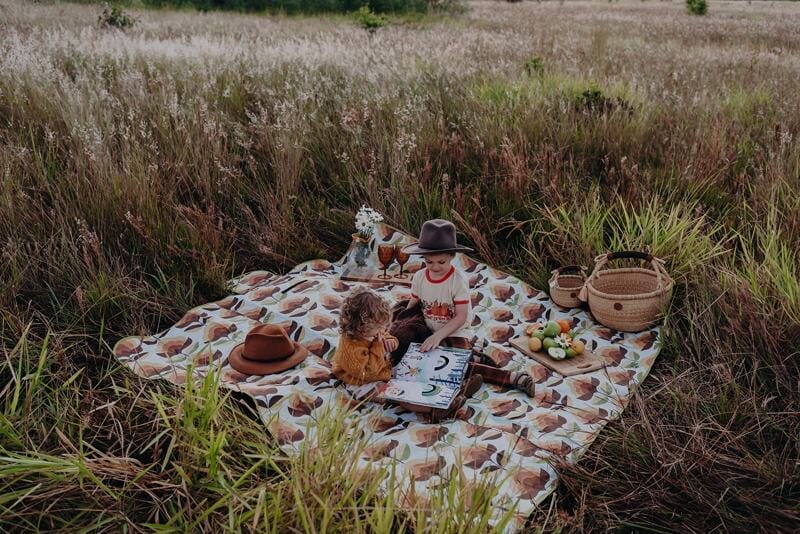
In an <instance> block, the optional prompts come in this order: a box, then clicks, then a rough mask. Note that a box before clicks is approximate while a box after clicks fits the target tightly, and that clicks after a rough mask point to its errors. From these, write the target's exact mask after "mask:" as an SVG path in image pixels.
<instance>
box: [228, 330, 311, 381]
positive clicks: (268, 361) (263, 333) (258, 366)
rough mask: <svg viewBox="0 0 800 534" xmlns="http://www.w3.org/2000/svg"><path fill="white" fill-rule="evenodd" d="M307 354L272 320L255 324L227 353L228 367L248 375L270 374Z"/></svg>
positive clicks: (281, 369) (291, 364) (288, 367)
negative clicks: (229, 352) (241, 340)
mask: <svg viewBox="0 0 800 534" xmlns="http://www.w3.org/2000/svg"><path fill="white" fill-rule="evenodd" d="M306 356H308V349H306V348H305V347H303V346H302V345H300V344H299V343H296V342H294V341H292V340H291V339H290V338H289V335H288V334H287V333H286V330H284V329H283V328H281V327H280V326H278V325H274V324H262V325H258V326H256V327H255V328H253V329H252V330H250V332H248V333H247V336H246V337H245V338H244V343H240V344H239V345H236V346H235V347H234V348H233V350H232V351H231V354H230V356H229V357H228V363H230V364H231V367H233V368H234V369H236V370H237V371H239V372H240V373H245V374H248V375H271V374H273V373H280V372H281V371H285V370H287V369H290V368H292V367H294V366H296V365H297V364H299V363H300V362H302V361H303V360H305V359H306Z"/></svg>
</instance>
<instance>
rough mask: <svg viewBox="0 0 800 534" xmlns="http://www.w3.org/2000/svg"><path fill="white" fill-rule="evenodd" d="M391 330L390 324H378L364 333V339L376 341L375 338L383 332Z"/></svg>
mask: <svg viewBox="0 0 800 534" xmlns="http://www.w3.org/2000/svg"><path fill="white" fill-rule="evenodd" d="M387 328H389V323H381V324H376V325H375V326H373V327H372V328H370V329H368V330H365V331H364V339H374V338H375V336H377V335H378V334H380V333H381V332H385V331H386V329H387Z"/></svg>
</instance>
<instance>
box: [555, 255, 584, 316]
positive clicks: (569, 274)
mask: <svg viewBox="0 0 800 534" xmlns="http://www.w3.org/2000/svg"><path fill="white" fill-rule="evenodd" d="M552 274H553V276H551V277H550V300H552V301H553V302H555V303H556V304H558V305H559V306H561V307H562V308H577V307H579V306H581V305H582V304H583V302H581V300H580V299H579V298H578V293H580V291H581V288H582V287H583V284H584V282H586V267H579V266H578V265H567V266H566V267H561V268H559V269H556V270H555V271H553V272H552Z"/></svg>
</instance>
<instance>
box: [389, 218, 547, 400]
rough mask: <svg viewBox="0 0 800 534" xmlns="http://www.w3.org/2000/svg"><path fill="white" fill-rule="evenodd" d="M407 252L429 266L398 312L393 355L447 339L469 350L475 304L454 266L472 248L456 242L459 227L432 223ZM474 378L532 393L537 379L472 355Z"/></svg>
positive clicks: (396, 357) (416, 277) (395, 358)
mask: <svg viewBox="0 0 800 534" xmlns="http://www.w3.org/2000/svg"><path fill="white" fill-rule="evenodd" d="M404 250H405V251H406V252H408V253H409V254H421V255H422V257H423V259H424V260H425V268H424V269H420V270H419V271H417V272H416V273H415V274H414V278H413V279H412V281H411V298H410V299H409V301H408V303H406V304H405V306H403V305H402V304H401V305H400V306H399V307H396V308H395V311H394V316H393V318H392V319H393V322H392V326H391V327H390V329H389V332H390V333H391V334H393V335H394V336H395V337H396V338H397V339H398V341H399V347H398V348H397V350H396V351H395V352H394V353H393V354H392V360H393V361H394V362H397V361H399V360H400V359H401V358H402V356H403V354H405V352H406V351H407V350H408V346H409V344H411V343H422V346H421V350H422V351H428V350H431V349H433V348H435V347H438V346H439V345H441V344H442V343H443V342H445V341H447V344H448V345H450V346H460V347H464V348H469V347H470V346H471V343H470V340H471V338H472V334H470V333H469V330H468V329H469V325H470V324H471V322H472V321H471V316H472V303H471V299H470V292H469V283H468V282H467V279H466V277H464V275H463V274H462V273H461V272H460V271H459V270H458V269H456V268H455V266H454V265H453V264H452V262H453V259H454V258H455V255H456V253H457V252H468V251H471V250H472V249H470V248H468V247H464V246H461V245H459V244H458V243H457V241H456V228H455V226H454V225H453V223H451V222H450V221H445V220H443V219H433V220H431V221H427V222H425V223H424V224H423V225H422V230H421V231H420V235H419V242H418V243H416V244H414V245H409V246H407V247H405V248H404ZM474 354H475V356H474V358H475V360H477V361H475V360H474V361H473V362H471V363H470V375H471V376H472V377H475V376H476V375H477V376H480V377H482V379H483V381H485V382H488V383H490V384H497V385H503V386H510V387H514V388H517V389H519V390H521V391H523V392H525V393H526V394H528V395H529V396H531V397H533V394H534V385H535V384H534V381H533V378H532V377H531V376H530V375H529V374H527V373H523V372H512V371H505V370H502V369H499V368H497V367H496V366H494V362H493V361H492V360H491V359H490V358H489V357H488V356H485V355H480V354H479V353H474Z"/></svg>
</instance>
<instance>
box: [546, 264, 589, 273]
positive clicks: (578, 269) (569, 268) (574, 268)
mask: <svg viewBox="0 0 800 534" xmlns="http://www.w3.org/2000/svg"><path fill="white" fill-rule="evenodd" d="M550 272H551V273H552V274H554V275H559V274H572V273H584V274H585V273H586V267H582V266H580V265H565V266H563V267H559V268H558V269H553V270H552V271H550Z"/></svg>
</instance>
